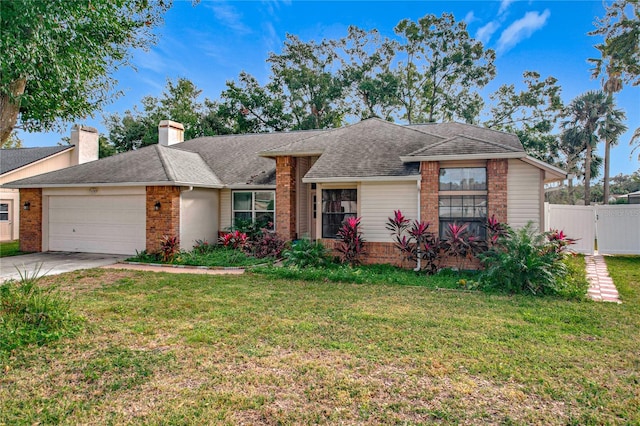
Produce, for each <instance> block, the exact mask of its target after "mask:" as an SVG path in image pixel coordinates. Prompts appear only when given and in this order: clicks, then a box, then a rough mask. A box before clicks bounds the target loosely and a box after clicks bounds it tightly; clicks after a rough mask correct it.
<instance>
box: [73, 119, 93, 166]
mask: <svg viewBox="0 0 640 426" xmlns="http://www.w3.org/2000/svg"><path fill="white" fill-rule="evenodd" d="M71 145H75V148H74V150H73V154H72V155H73V157H72V164H82V163H88V162H89V161H95V160H97V159H98V130H97V129H95V128H93V127H89V126H83V125H78V124H76V125H75V126H73V128H72V129H71Z"/></svg>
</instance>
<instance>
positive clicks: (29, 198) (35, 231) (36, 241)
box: [20, 188, 42, 252]
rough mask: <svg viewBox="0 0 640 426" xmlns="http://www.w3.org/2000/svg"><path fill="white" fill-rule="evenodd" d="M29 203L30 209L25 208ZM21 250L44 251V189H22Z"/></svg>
mask: <svg viewBox="0 0 640 426" xmlns="http://www.w3.org/2000/svg"><path fill="white" fill-rule="evenodd" d="M25 203H29V210H25V209H24V208H23V206H24V204H25ZM20 251H24V252H34V251H42V189H41V188H33V189H32V188H29V189H21V190H20Z"/></svg>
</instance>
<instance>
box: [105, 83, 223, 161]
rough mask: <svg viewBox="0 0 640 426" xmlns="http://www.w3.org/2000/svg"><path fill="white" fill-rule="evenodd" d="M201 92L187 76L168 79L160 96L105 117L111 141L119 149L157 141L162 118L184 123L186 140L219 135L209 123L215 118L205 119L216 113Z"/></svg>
mask: <svg viewBox="0 0 640 426" xmlns="http://www.w3.org/2000/svg"><path fill="white" fill-rule="evenodd" d="M201 94H202V91H201V90H200V89H198V88H197V87H196V86H195V84H193V82H191V81H190V80H188V79H186V78H179V79H177V80H176V81H175V82H173V81H171V80H168V81H167V85H166V87H165V90H164V92H163V93H162V96H161V97H153V96H145V97H144V98H142V101H141V104H142V107H141V109H139V108H137V107H134V108H133V109H132V110H128V111H125V112H124V114H123V115H122V116H121V115H120V114H118V113H115V114H107V115H105V116H104V124H105V126H106V127H107V130H108V132H109V141H110V142H111V144H113V146H114V147H115V149H116V151H117V152H124V151H130V150H132V149H138V148H140V147H143V146H147V145H151V144H154V143H158V123H159V122H160V121H161V120H174V121H177V122H180V123H182V125H184V137H185V139H187V140H188V139H193V138H197V137H200V136H209V135H212V134H216V133H214V130H213V129H212V127H211V126H210V125H209V124H211V122H212V121H211V120H210V119H209V121H205V120H204V117H205V116H210V115H211V114H214V112H212V111H211V110H210V109H207V108H206V107H205V104H203V103H202V102H200V100H199V99H200V95H201ZM205 102H206V100H205ZM206 105H213V104H211V103H210V104H206Z"/></svg>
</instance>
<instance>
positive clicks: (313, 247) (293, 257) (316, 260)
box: [282, 238, 329, 268]
mask: <svg viewBox="0 0 640 426" xmlns="http://www.w3.org/2000/svg"><path fill="white" fill-rule="evenodd" d="M282 255H283V256H284V264H285V266H297V267H298V268H307V267H313V268H317V267H320V266H325V265H327V264H328V263H329V253H328V252H327V249H326V248H325V246H323V245H322V243H321V242H320V241H316V242H313V243H312V242H311V241H310V240H309V239H307V238H303V239H301V240H298V241H295V242H294V243H293V244H292V245H291V248H290V249H289V250H285V251H283V252H282Z"/></svg>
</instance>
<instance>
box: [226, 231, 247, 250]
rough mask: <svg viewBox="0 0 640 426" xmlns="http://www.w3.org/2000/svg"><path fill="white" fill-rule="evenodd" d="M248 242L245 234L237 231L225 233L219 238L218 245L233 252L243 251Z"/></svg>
mask: <svg viewBox="0 0 640 426" xmlns="http://www.w3.org/2000/svg"><path fill="white" fill-rule="evenodd" d="M248 241H249V239H248V238H247V234H245V233H244V232H240V231H239V230H235V231H231V232H227V233H226V234H224V235H223V236H222V237H220V244H222V245H223V246H225V247H228V248H232V249H234V250H238V249H244V248H245V247H246V246H247V243H248Z"/></svg>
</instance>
